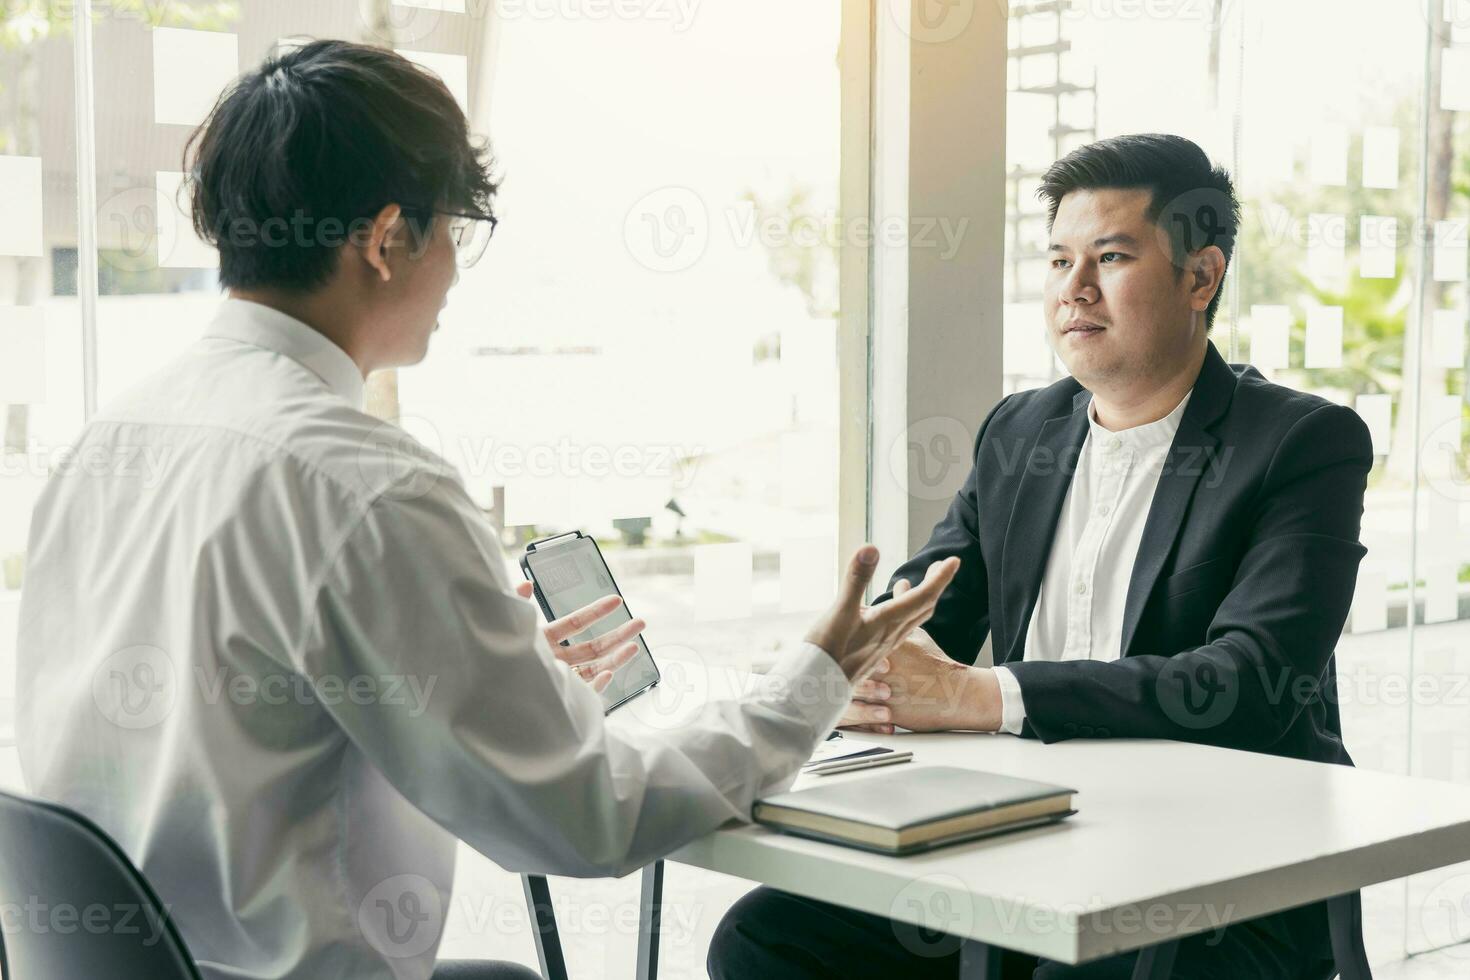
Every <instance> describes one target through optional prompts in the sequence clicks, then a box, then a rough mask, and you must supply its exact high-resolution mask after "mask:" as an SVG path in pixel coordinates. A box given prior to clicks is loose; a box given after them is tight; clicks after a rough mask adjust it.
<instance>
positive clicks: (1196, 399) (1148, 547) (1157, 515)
mask: <svg viewBox="0 0 1470 980" xmlns="http://www.w3.org/2000/svg"><path fill="white" fill-rule="evenodd" d="M1234 393H1235V372H1234V371H1232V370H1230V365H1228V364H1226V363H1225V359H1224V358H1222V357H1221V356H1220V354H1219V353H1218V352H1217V351H1216V350H1215V345H1214V344H1209V345H1208V349H1207V350H1206V351H1205V362H1204V365H1203V366H1202V367H1201V368H1200V375H1199V380H1198V381H1196V382H1195V384H1194V393H1193V394H1192V395H1191V396H1190V399H1189V405H1188V406H1187V407H1186V408H1185V409H1184V417H1183V418H1181V419H1180V420H1179V431H1178V432H1176V433H1175V434H1174V442H1173V444H1172V445H1170V447H1169V453H1168V455H1167V456H1166V457H1165V458H1164V469H1163V473H1162V474H1161V475H1160V476H1159V484H1158V487H1157V489H1155V490H1154V498H1153V503H1152V504H1151V505H1150V507H1149V511H1148V519H1147V520H1146V521H1145V523H1144V525H1143V538H1142V540H1141V541H1139V543H1138V557H1137V558H1136V559H1135V560H1134V562H1133V576H1132V578H1130V579H1129V581H1128V599H1127V602H1126V603H1125V604H1124V607H1123V635H1122V645H1121V646H1120V647H1119V649H1120V650H1121V651H1122V654H1121V655H1122V656H1125V657H1126V656H1128V653H1129V649H1128V648H1129V646H1130V645H1131V644H1132V642H1133V635H1134V632H1135V631H1136V630H1137V629H1138V620H1139V618H1140V617H1141V616H1142V615H1143V607H1144V606H1145V605H1146V604H1147V602H1148V597H1149V595H1150V594H1151V593H1152V592H1153V590H1154V585H1155V584H1157V582H1158V579H1159V572H1160V571H1162V570H1163V567H1164V562H1165V560H1166V559H1167V558H1168V557H1169V553H1170V552H1171V551H1173V549H1174V540H1175V538H1177V537H1178V536H1179V531H1180V528H1181V527H1182V526H1183V524H1184V514H1185V511H1187V510H1188V509H1189V502H1190V500H1192V499H1193V498H1194V491H1195V488H1196V487H1197V486H1198V484H1199V480H1200V477H1201V476H1203V475H1204V473H1205V472H1206V471H1208V470H1209V469H1210V468H1211V465H1212V463H1213V462H1214V460H1215V459H1216V451H1217V450H1218V448H1219V445H1220V440H1219V439H1218V438H1217V437H1216V436H1215V435H1214V434H1213V433H1212V432H1210V431H1208V427H1209V426H1210V425H1212V424H1214V422H1215V421H1216V420H1217V419H1218V418H1219V417H1220V416H1221V415H1223V414H1224V413H1225V409H1227V408H1228V407H1229V406H1230V399H1231V396H1232V395H1234Z"/></svg>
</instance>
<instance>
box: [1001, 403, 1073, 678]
mask: <svg viewBox="0 0 1470 980" xmlns="http://www.w3.org/2000/svg"><path fill="white" fill-rule="evenodd" d="M1089 401H1091V395H1090V394H1088V393H1087V392H1086V391H1082V392H1079V393H1078V394H1077V396H1076V397H1075V398H1074V399H1073V410H1072V413H1071V414H1070V415H1058V416H1055V417H1053V418H1050V419H1047V420H1046V421H1045V422H1044V423H1042V426H1041V432H1040V434H1039V435H1038V436H1037V437H1036V444H1035V445H1034V446H1032V447H1031V453H1030V455H1029V456H1028V457H1027V459H1026V468H1025V469H1024V470H1023V471H1022V473H1021V482H1020V486H1019V487H1018V489H1017V491H1016V500H1015V503H1014V504H1013V505H1012V506H1011V519H1010V522H1009V524H1008V525H1007V527H1006V540H1005V547H1004V549H1003V550H1002V552H1001V581H1002V582H1004V583H1005V585H1004V590H1005V591H1004V595H1005V610H1006V615H1007V617H1008V618H1009V619H1010V624H1011V629H1010V631H1009V634H1010V638H1011V639H1010V643H1009V644H1008V645H1007V647H1006V649H1005V650H1004V651H997V653H998V654H1003V656H1002V657H1001V659H999V660H997V663H1008V662H1009V661H1011V660H1019V659H1020V658H1021V657H1022V655H1023V654H1024V652H1025V644H1026V627H1027V625H1028V623H1029V622H1030V619H1031V608H1032V607H1033V606H1034V605H1035V604H1036V597H1037V595H1038V594H1039V593H1040V591H1041V577H1042V575H1043V573H1044V572H1045V571H1046V561H1047V558H1048V556H1050V554H1051V541H1052V536H1053V535H1054V534H1055V533H1056V527H1057V518H1058V517H1059V516H1060V515H1061V511H1062V501H1063V500H1064V499H1066V496H1067V488H1068V487H1069V486H1071V485H1072V475H1073V473H1074V472H1075V471H1076V469H1077V457H1078V454H1079V453H1080V452H1081V451H1082V443H1083V441H1084V440H1085V439H1086V438H1087V405H1088V402H1089Z"/></svg>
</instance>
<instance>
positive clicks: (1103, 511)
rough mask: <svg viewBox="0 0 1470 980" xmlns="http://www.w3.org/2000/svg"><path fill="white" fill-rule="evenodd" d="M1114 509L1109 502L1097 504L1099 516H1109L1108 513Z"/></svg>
mask: <svg viewBox="0 0 1470 980" xmlns="http://www.w3.org/2000/svg"><path fill="white" fill-rule="evenodd" d="M1112 509H1113V508H1111V507H1109V506H1108V505H1107V504H1098V505H1097V516H1098V517H1107V516H1108V513H1109V512H1110V511H1112Z"/></svg>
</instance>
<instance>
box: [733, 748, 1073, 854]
mask: <svg viewBox="0 0 1470 980" xmlns="http://www.w3.org/2000/svg"><path fill="white" fill-rule="evenodd" d="M1076 792H1077V791H1076V790H1074V789H1068V788H1067V787H1065V786H1056V785H1053V784H1051V783H1041V782H1037V781H1035V780H1031V779H1020V778H1017V777H1015V776H1002V775H998V774H996V773H988V772H978V771H976V770H974V769H958V768H955V767H952V766H914V767H907V766H906V767H904V769H903V770H895V771H891V772H883V773H877V774H875V775H872V776H869V777H867V778H863V779H847V780H843V781H841V782H838V783H835V784H833V785H825V786H815V787H812V788H810V789H801V790H794V791H792V792H788V793H781V794H779V795H777V796H772V797H769V798H767V799H764V800H757V801H756V804H755V809H754V811H753V814H752V815H753V816H754V818H755V820H756V822H757V823H761V824H765V825H767V826H769V827H772V828H774V829H776V830H780V831H782V832H784V833H788V834H795V835H796V836H798V837H810V838H812V839H814V840H821V841H827V842H829V843H833V844H844V845H846V846H849V847H858V848H862V849H863V850H867V851H877V852H879V853H881V854H913V853H916V852H919V851H927V850H932V849H933V848H936V847H943V846H945V845H946V844H957V843H959V842H961V841H967V840H974V839H975V838H977V837H985V836H988V835H990V834H999V833H1004V832H1005V831H1009V830H1019V829H1021V828H1023V827H1036V826H1040V825H1042V824H1048V823H1053V822H1055V821H1057V820H1061V819H1063V818H1064V817H1069V816H1071V815H1072V814H1074V813H1076V812H1077V811H1076V810H1074V809H1072V796H1073V794H1074V793H1076Z"/></svg>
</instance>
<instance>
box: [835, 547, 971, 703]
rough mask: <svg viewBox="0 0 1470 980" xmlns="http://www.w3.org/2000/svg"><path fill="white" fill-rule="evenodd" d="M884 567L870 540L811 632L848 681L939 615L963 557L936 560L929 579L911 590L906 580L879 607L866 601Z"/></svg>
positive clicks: (931, 566)
mask: <svg viewBox="0 0 1470 980" xmlns="http://www.w3.org/2000/svg"><path fill="white" fill-rule="evenodd" d="M877 565H878V549H877V548H875V547H873V546H872V545H870V544H865V545H863V546H862V547H861V548H859V549H858V550H857V553H856V554H854V555H853V556H852V560H851V561H849V562H848V563H847V574H846V575H845V576H844V577H843V579H842V586H841V588H840V589H839V591H838V593H837V600H836V601H835V602H834V603H833V604H832V608H831V609H828V610H827V612H826V613H824V614H823V615H822V617H821V618H820V619H818V620H817V621H816V622H815V623H813V624H812V628H811V629H810V630H809V631H808V632H807V635H806V641H807V642H808V643H813V644H815V645H817V646H819V647H821V648H822V649H823V650H825V651H827V654H828V655H829V656H831V658H832V659H833V660H835V661H837V665H838V666H839V667H841V668H842V672H843V673H844V674H846V675H847V678H848V680H856V679H858V678H860V677H862V676H863V675H864V674H866V673H867V672H868V671H869V670H870V669H872V667H873V666H874V665H876V664H877V663H878V661H880V660H882V659H883V657H884V655H886V654H887V653H888V652H889V651H890V650H892V649H893V647H894V646H895V645H896V644H898V643H899V642H900V641H902V640H903V638H904V637H905V636H907V635H908V634H909V632H910V631H911V630H913V629H914V628H915V627H917V626H919V625H921V624H923V623H925V622H927V621H928V619H929V617H930V616H932V615H933V614H934V606H935V604H936V603H937V602H939V597H940V595H941V594H943V592H944V590H945V589H946V588H947V587H948V586H949V583H950V582H951V581H952V580H953V579H954V576H955V572H957V571H959V567H960V560H959V559H958V558H946V559H945V560H944V561H940V562H935V563H934V564H932V565H930V566H929V570H928V571H927V572H925V573H924V581H922V582H920V583H919V584H918V585H917V586H915V587H913V588H909V583H908V582H906V581H900V582H899V583H898V586H897V587H896V588H894V590H893V598H892V599H890V600H889V601H888V602H885V603H882V604H880V605H877V606H864V605H863V592H864V590H866V589H867V587H868V583H869V582H870V581H872V578H873V570H874V569H875V568H876V567H877Z"/></svg>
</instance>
